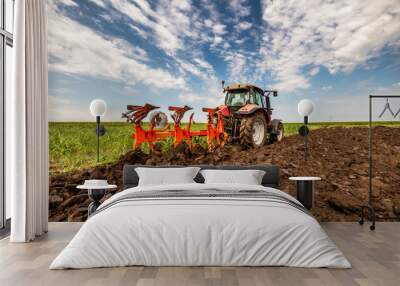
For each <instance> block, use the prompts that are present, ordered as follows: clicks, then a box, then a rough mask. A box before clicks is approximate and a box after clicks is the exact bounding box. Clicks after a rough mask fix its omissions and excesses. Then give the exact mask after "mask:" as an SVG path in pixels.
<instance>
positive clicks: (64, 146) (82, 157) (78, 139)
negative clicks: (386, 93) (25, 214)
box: [49, 122, 400, 173]
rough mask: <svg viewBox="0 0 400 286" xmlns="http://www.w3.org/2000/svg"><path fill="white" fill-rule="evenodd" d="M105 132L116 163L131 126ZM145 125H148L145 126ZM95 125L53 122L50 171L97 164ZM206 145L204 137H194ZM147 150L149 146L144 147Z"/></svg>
mask: <svg viewBox="0 0 400 286" xmlns="http://www.w3.org/2000/svg"><path fill="white" fill-rule="evenodd" d="M103 125H104V127H105V128H106V130H107V131H106V134H105V135H104V136H103V137H101V138H100V155H101V156H100V162H101V163H110V162H115V161H116V160H117V159H118V158H119V157H120V156H121V155H123V154H125V153H126V152H127V151H128V150H130V149H132V144H133V140H132V138H131V137H130V134H131V133H132V130H133V129H132V125H131V124H128V123H125V122H106V123H104V124H103ZM301 125H302V124H301V123H285V124H284V127H285V136H290V135H293V134H297V130H298V128H299V127H300V126H301ZM374 125H385V126H393V127H400V122H379V123H374ZM333 126H342V127H357V126H363V127H366V126H368V122H319V123H310V125H309V127H310V129H311V130H313V129H318V128H322V127H333ZM145 127H146V126H145ZM205 128H206V125H205V124H204V123H196V124H194V125H193V126H192V130H199V129H205ZM95 130H96V125H95V123H90V122H50V123H49V149H50V150H49V152H50V154H49V155H50V173H58V172H68V171H73V170H79V169H83V168H87V167H91V166H95V165H96V164H97V162H96V158H97V157H96V134H95ZM194 142H196V143H200V144H203V145H205V144H206V140H205V138H199V139H194ZM172 143H173V142H172V140H168V141H166V142H164V143H163V145H162V146H163V149H165V150H166V149H168V148H170V146H171V145H172ZM144 151H146V147H145V146H144Z"/></svg>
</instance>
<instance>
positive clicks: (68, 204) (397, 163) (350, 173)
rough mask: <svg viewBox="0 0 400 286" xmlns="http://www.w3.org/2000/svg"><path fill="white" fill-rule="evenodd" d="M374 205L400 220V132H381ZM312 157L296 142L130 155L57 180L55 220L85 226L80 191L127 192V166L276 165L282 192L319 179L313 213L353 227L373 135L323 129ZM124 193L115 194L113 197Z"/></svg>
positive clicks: (313, 141)
mask: <svg viewBox="0 0 400 286" xmlns="http://www.w3.org/2000/svg"><path fill="white" fill-rule="evenodd" d="M373 134H374V140H373V141H374V143H373V144H374V145H373V146H374V149H373V154H374V179H373V188H374V192H373V204H374V206H375V208H376V211H377V215H378V216H379V217H387V216H394V215H397V216H399V215H400V191H399V187H400V128H389V127H380V126H379V127H375V128H374V131H373ZM309 147H310V149H309V150H310V154H309V158H308V160H307V162H305V160H304V153H303V150H304V149H303V148H304V141H303V138H302V137H300V136H290V137H287V138H285V139H284V140H283V141H282V142H279V143H275V144H272V145H267V146H264V147H263V148H260V149H249V150H242V149H241V147H240V146H235V145H230V146H226V147H224V148H221V149H217V150H215V151H214V152H212V153H209V152H207V151H205V150H203V149H202V148H200V147H194V148H193V150H192V151H190V150H189V149H188V148H187V147H186V146H185V145H181V146H179V147H178V148H177V149H175V150H171V151H170V152H169V153H167V154H162V153H161V152H154V153H153V154H152V155H147V154H143V153H141V152H138V151H130V152H128V153H127V154H125V155H124V156H122V157H121V158H120V160H119V161H118V162H116V163H115V164H110V165H103V166H98V167H95V168H92V169H88V170H84V171H79V172H73V173H65V174H61V175H55V176H53V177H51V180H50V215H49V216H50V220H51V221H83V220H85V219H86V217H87V214H86V212H87V206H88V204H89V202H90V201H89V199H88V197H87V194H86V191H79V190H77V189H76V186H77V185H79V184H81V183H82V182H83V180H85V179H88V178H104V179H107V180H108V181H109V183H113V184H117V185H119V186H121V182H122V168H123V166H124V164H147V165H161V164H165V165H168V164H170V165H175V164H176V165H190V164H215V165H222V164H225V165H251V164H276V165H279V166H280V168H281V190H283V191H285V192H287V193H290V194H291V195H294V194H295V186H294V183H293V182H292V181H289V179H288V178H289V177H290V176H319V177H321V178H322V181H320V182H318V183H317V184H316V192H315V197H314V199H315V201H314V207H313V209H312V213H313V214H314V216H315V217H316V218H317V219H318V220H320V221H353V220H357V219H358V213H359V209H360V208H359V207H360V205H362V204H363V203H365V202H367V193H368V129H366V128H362V127H356V128H341V127H333V128H321V129H318V130H315V131H313V132H312V133H311V135H310V137H309ZM118 191H120V189H118V190H116V191H113V192H110V193H108V194H107V197H109V196H111V195H112V194H114V193H115V192H118Z"/></svg>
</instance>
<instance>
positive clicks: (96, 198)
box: [77, 180, 117, 217]
mask: <svg viewBox="0 0 400 286" xmlns="http://www.w3.org/2000/svg"><path fill="white" fill-rule="evenodd" d="M77 188H78V189H84V190H87V191H88V196H89V198H90V199H91V200H92V202H91V203H90V204H89V206H88V217H89V216H90V215H91V214H92V213H94V212H95V211H96V210H97V208H98V207H99V206H100V205H101V202H100V201H101V199H102V198H103V197H104V195H105V194H106V191H107V190H108V189H115V188H117V186H116V185H109V184H108V183H107V181H106V180H85V184H83V185H80V186H77Z"/></svg>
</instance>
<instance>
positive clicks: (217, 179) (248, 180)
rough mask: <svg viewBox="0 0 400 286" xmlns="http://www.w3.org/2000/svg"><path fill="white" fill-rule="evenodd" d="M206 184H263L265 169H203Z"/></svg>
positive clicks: (201, 172) (202, 173)
mask: <svg viewBox="0 0 400 286" xmlns="http://www.w3.org/2000/svg"><path fill="white" fill-rule="evenodd" d="M200 174H201V175H202V176H203V177H204V183H205V184H213V183H223V184H246V185H261V182H262V179H263V177H264V175H265V171H261V170H211V169H210V170H202V171H200Z"/></svg>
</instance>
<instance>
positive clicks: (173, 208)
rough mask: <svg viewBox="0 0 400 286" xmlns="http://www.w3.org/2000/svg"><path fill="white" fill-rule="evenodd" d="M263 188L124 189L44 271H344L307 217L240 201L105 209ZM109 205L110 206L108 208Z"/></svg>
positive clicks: (274, 205) (318, 228)
mask: <svg viewBox="0 0 400 286" xmlns="http://www.w3.org/2000/svg"><path fill="white" fill-rule="evenodd" d="M205 188H217V189H220V190H223V189H226V190H230V191H232V190H265V191H269V192H274V193H276V194H281V195H284V196H286V197H287V198H290V199H291V200H293V201H295V199H293V198H292V197H290V196H289V195H286V194H285V193H283V192H281V191H279V190H276V189H272V188H266V187H262V186H254V185H237V184H235V185H232V184H207V185H206V184H181V185H165V186H146V187H136V188H131V189H127V190H125V191H123V192H120V193H118V194H116V195H114V196H113V197H111V198H110V199H108V200H107V201H105V202H104V203H103V204H102V205H101V206H100V208H104V207H105V206H107V205H108V208H105V209H104V210H103V211H101V212H99V213H98V214H96V215H94V216H93V217H91V218H90V219H88V221H87V222H86V223H85V224H84V225H83V226H82V227H81V229H80V230H79V232H78V233H77V234H76V235H75V237H74V238H73V239H72V241H71V242H70V243H69V244H68V245H67V247H65V249H64V250H63V251H62V252H61V253H60V254H59V255H58V256H57V258H56V259H55V260H54V261H53V263H52V264H51V266H50V269H63V268H91V267H113V266H127V265H145V266H194V265H198V266H201V265H202V266H207V265H208V266H211V265H214V266H244V265H246V266H294V267H334V268H350V267H351V266H350V263H349V262H348V261H347V259H346V258H345V257H344V255H343V254H342V252H341V251H340V250H339V249H338V248H337V247H336V245H335V244H334V243H333V242H332V241H331V239H330V238H329V237H328V236H327V234H326V233H325V231H324V230H323V229H322V228H321V226H320V225H319V223H318V222H317V221H316V220H315V219H314V218H313V217H311V216H310V215H307V214H306V213H304V212H302V211H300V210H299V209H296V208H295V207H293V206H290V205H287V204H282V203H277V202H273V201H272V202H271V201H265V200H262V199H260V200H259V199H254V198H252V199H246V198H240V199H237V198H229V197H227V198H185V199H179V198H168V199H166V198H155V199H148V200H138V201H123V202H120V203H117V204H115V205H113V204H112V202H114V201H115V200H117V199H118V198H120V197H121V196H124V195H127V194H129V193H130V192H145V191H150V190H151V191H156V190H159V191H163V190H176V189H178V190H199V191H200V190H204V189H205ZM110 203H111V206H110V205H109V204H110Z"/></svg>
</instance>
